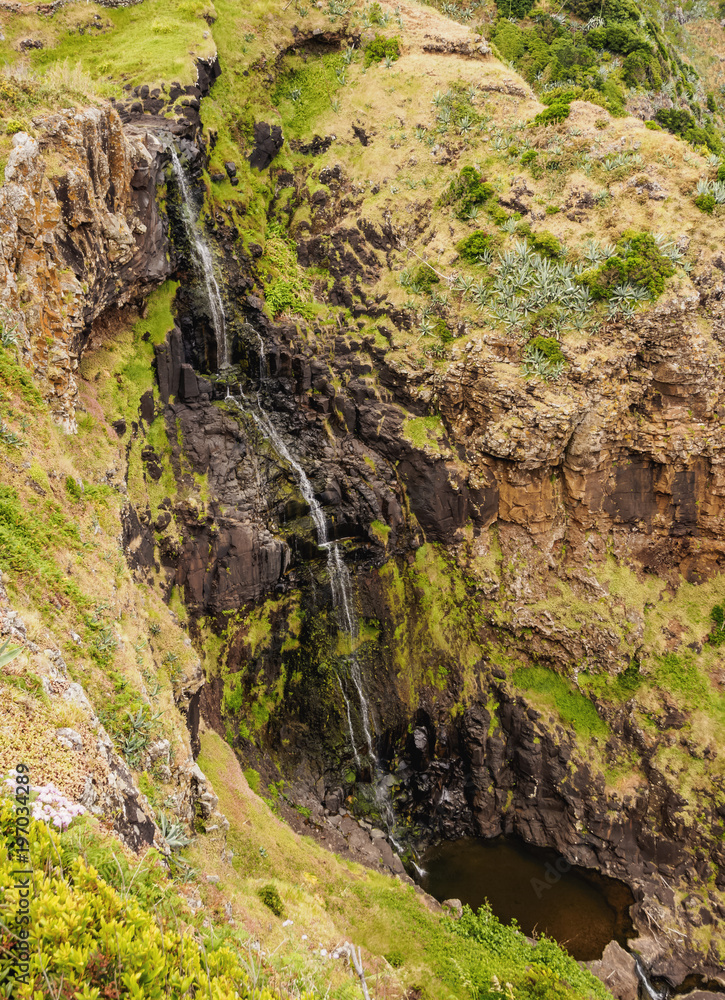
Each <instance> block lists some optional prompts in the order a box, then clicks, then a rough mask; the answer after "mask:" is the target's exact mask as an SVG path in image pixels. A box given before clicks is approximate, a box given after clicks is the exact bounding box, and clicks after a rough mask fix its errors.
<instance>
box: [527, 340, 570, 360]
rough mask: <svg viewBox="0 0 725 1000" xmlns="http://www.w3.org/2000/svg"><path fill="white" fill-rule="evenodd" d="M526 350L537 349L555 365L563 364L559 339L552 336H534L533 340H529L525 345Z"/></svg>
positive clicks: (530, 351) (529, 351)
mask: <svg viewBox="0 0 725 1000" xmlns="http://www.w3.org/2000/svg"><path fill="white" fill-rule="evenodd" d="M526 350H527V352H528V353H532V352H533V351H539V352H540V353H541V354H543V355H544V357H545V358H546V360H547V361H550V362H551V363H552V364H555V365H559V364H564V362H565V360H566V359H565V358H564V355H563V353H562V350H561V345H560V344H559V341H558V340H556V339H555V338H554V337H534V338H533V340H530V341H529V343H528V344H527V345H526Z"/></svg>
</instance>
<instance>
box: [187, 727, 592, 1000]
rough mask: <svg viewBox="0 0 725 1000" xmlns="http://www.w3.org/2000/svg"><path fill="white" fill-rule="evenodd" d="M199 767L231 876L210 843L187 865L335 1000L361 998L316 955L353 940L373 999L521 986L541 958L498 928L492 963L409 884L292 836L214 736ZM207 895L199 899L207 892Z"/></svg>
mask: <svg viewBox="0 0 725 1000" xmlns="http://www.w3.org/2000/svg"><path fill="white" fill-rule="evenodd" d="M199 763H200V765H201V767H202V769H203V770H204V772H205V773H206V774H207V775H208V776H209V777H210V778H211V780H212V782H213V783H214V786H215V788H216V789H217V791H218V793H219V796H220V809H221V810H222V811H223V812H224V813H225V815H226V816H227V818H228V819H229V821H230V824H231V828H230V831H229V834H228V845H229V846H230V847H231V848H232V850H233V851H234V860H233V866H232V869H230V867H229V865H228V864H225V863H223V862H221V861H220V859H219V856H218V851H210V850H209V849H208V847H207V845H206V843H205V841H204V838H202V839H201V840H199V842H198V843H197V845H196V847H194V848H193V849H190V850H189V852H188V858H189V860H190V861H191V862H192V863H193V864H194V865H196V866H198V867H200V868H201V869H203V870H204V871H205V872H206V873H208V874H213V875H217V876H219V879H220V881H219V883H218V889H219V891H221V892H223V894H224V896H225V897H226V898H228V899H229V900H230V901H231V902H232V905H233V912H234V916H235V919H236V920H238V921H241V922H242V923H243V924H244V925H245V927H246V929H247V930H248V931H249V932H250V933H251V934H253V935H254V936H255V937H260V938H261V939H262V940H263V942H264V948H265V949H266V951H267V953H268V955H270V956H274V957H273V958H270V959H269V961H270V964H271V965H272V966H273V967H276V968H277V969H279V970H281V969H285V968H287V969H289V968H295V967H296V968H297V969H298V970H299V971H298V974H299V975H302V974H303V973H304V975H305V976H307V977H309V978H310V979H312V980H313V981H315V982H316V983H317V984H318V985H319V984H322V983H323V982H326V983H329V984H330V986H331V988H332V990H333V993H334V995H335V996H336V997H347V996H350V997H352V996H356V995H358V994H357V991H356V989H353V988H351V978H350V972H349V971H348V970H347V969H345V968H344V967H342V968H341V967H340V966H341V965H342V963H335V962H334V961H333V962H331V961H330V959H329V958H327V959H325V958H323V957H322V956H321V955H320V948H325V949H326V950H327V951H328V952H332V951H334V949H335V947H336V946H339V945H340V944H341V943H342V942H343V941H345V940H348V941H353V942H354V943H355V944H358V945H361V946H362V947H363V949H364V950H363V955H364V964H365V968H366V971H367V977H368V982H369V983H370V986H371V992H372V994H373V996H379V997H382V996H385V997H390V998H393V997H399V996H403V995H404V994H405V991H406V990H407V989H411V988H415V987H417V988H422V990H423V993H422V995H423V996H426V997H437V998H440V1000H443V998H448V997H459V996H468V995H469V991H468V989H467V988H466V986H465V983H466V981H467V980H468V981H469V982H471V983H472V984H480V985H481V986H482V987H485V986H486V985H487V984H488V983H489V982H490V977H491V976H492V975H494V974H495V975H497V976H498V977H499V979H500V980H501V981H504V980H507V981H514V982H516V981H521V980H522V977H524V975H525V970H526V969H527V968H528V967H529V965H530V963H532V962H533V963H534V964H536V963H537V961H543V958H541V957H540V956H539V955H537V952H536V949H531V947H530V946H529V945H528V944H527V943H526V941H525V939H524V938H523V937H522V936H521V935H520V934H518V933H516V932H511V931H508V930H504V929H502V928H499V929H498V930H497V931H496V934H497V935H498V936H497V941H498V949H497V950H498V954H497V955H496V956H495V957H494V955H493V954H492V953H491V951H490V950H489V949H487V948H480V947H476V946H473V945H472V943H471V942H470V941H467V940H466V939H462V938H461V937H460V936H457V935H455V934H453V933H451V931H450V930H449V929H448V928H447V925H446V921H445V920H444V919H442V916H441V914H440V913H436V912H431V911H430V910H429V909H428V907H427V905H426V904H425V902H424V900H423V899H422V898H421V897H420V896H419V895H418V894H417V893H416V891H415V890H414V889H413V887H412V886H410V885H406V884H403V883H401V882H400V881H399V880H397V879H395V878H390V877H387V876H384V875H382V874H380V873H377V872H374V871H369V870H366V869H364V868H361V867H360V866H359V865H356V864H353V863H351V862H345V861H343V860H342V859H339V858H337V857H336V856H331V855H330V854H329V853H327V852H326V851H325V850H324V849H323V848H321V847H319V846H318V845H317V844H315V843H314V842H313V841H312V840H310V839H309V838H306V837H299V836H298V835H297V834H294V833H292V832H291V830H290V829H289V828H288V827H287V826H286V825H285V824H284V823H283V822H281V821H280V820H279V819H277V818H276V817H275V816H274V815H273V814H272V813H271V812H270V810H269V808H268V806H267V805H266V804H264V803H263V802H262V801H261V800H260V799H259V798H258V797H257V796H256V795H255V794H254V793H253V792H252V791H251V790H250V789H249V787H248V785H247V782H246V780H245V778H244V776H243V775H242V772H241V768H240V765H239V762H238V761H237V759H236V757H235V756H234V753H233V752H232V750H231V749H230V748H229V747H228V746H227V745H226V744H225V743H223V742H222V741H221V740H220V739H219V737H218V736H217V735H216V734H215V733H213V732H210V731H207V732H205V733H203V735H202V753H201V756H200V758H199ZM270 881H271V882H273V884H274V885H275V886H277V888H278V890H279V892H280V895H281V897H282V900H283V902H284V907H285V912H284V917H285V918H287V919H290V920H292V921H293V924H292V925H291V926H289V927H288V928H285V927H283V926H282V918H274V919H273V918H270V916H269V911H267V910H266V909H265V907H264V906H263V905H262V904H261V903H260V901H259V899H258V897H257V895H256V893H257V890H258V889H259V888H261V886H263V885H264V884H267V883H269V882H270ZM201 891H202V898H203V897H204V896H205V895H207V894H208V893H209V890H206V891H205V890H204V888H203V887H202V890H201ZM212 895H213V893H212ZM270 920H271V923H270ZM303 935H307V939H306V940H303ZM547 948H548V946H545V948H544V949H543V950H546V949H547ZM543 950H542V952H541V955H542V956H543ZM392 953H397V956H396V961H397V962H399V963H400V968H399V969H398V970H396V969H394V968H392V967H391V966H390V964H389V963H388V962H386V961H385V959H384V956H386V955H388V956H389V955H391V954H392ZM550 960H551V961H552V964H554V965H555V964H556V959H550ZM557 971H561V970H557ZM280 974H281V973H280ZM565 976H566V977H568V978H569V980H570V982H571V983H572V985H573V986H574V989H575V990H576V992H577V993H583V994H584V995H586V994H587V993H588V992H590V991H591V992H592V994H593V995H601V994H602V993H603V992H604V991H603V989H602V987H601V984H599V983H597V982H596V981H595V980H593V979H591V978H589V977H588V976H586V975H583V976H582V978H579V974H578V969H577V968H576V965H575V963H571V964H568V965H567V972H566V974H565Z"/></svg>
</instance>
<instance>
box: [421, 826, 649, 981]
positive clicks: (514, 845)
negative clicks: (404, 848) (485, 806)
mask: <svg viewBox="0 0 725 1000" xmlns="http://www.w3.org/2000/svg"><path fill="white" fill-rule="evenodd" d="M421 861H422V865H423V868H424V869H425V871H426V874H425V876H424V877H423V878H421V880H420V881H421V885H422V886H423V888H424V889H425V890H426V891H427V892H429V893H430V894H431V896H435V898H436V899H438V900H441V901H443V900H444V899H452V898H453V899H460V900H461V902H462V903H467V904H468V905H469V906H470V907H472V908H473V909H477V908H478V907H479V906H480V905H481V904H482V903H483V902H484V901H485V900H486V899H487V900H488V901H489V903H490V904H491V909H492V910H493V912H494V913H495V914H496V916H497V917H498V918H499V920H501V921H502V922H503V923H509V922H510V921H511V920H514V919H515V920H517V921H518V924H519V927H520V928H521V930H522V931H523V932H524V934H527V935H532V934H534V933H536V934H546V935H548V936H549V937H552V938H554V939H555V940H556V941H558V942H559V944H562V945H564V946H565V947H566V949H567V950H568V951H569V952H570V954H571V955H573V956H574V958H576V959H578V960H579V961H584V962H588V961H590V960H591V959H595V958H601V956H602V952H603V951H604V949H605V947H606V946H607V944H608V943H609V942H610V941H612V940H614V941H618V942H619V943H620V944H621V945H626V941H627V937H628V936H629V937H632V936H634V929H633V927H632V924H631V921H630V918H629V907H630V906H631V904H632V903H633V902H634V900H633V897H632V894H631V892H630V890H629V889H628V888H627V886H625V885H624V884H623V883H621V882H617V881H615V880H614V879H610V878H606V877H605V876H602V875H598V874H597V873H596V872H590V871H589V870H588V869H578V868H573V867H572V866H571V865H569V864H568V863H567V862H566V860H565V859H564V858H562V857H560V856H559V855H557V854H554V853H553V852H550V851H543V850H540V849H537V848H531V847H528V846H527V845H525V844H524V843H523V842H520V841H517V840H512V839H509V838H503V837H499V838H497V839H495V840H477V839H472V838H469V839H465V840H454V841H446V842H444V843H442V844H439V845H438V846H437V847H432V848H430V850H428V851H427V852H426V853H425V855H424V856H423V857H422V859H421Z"/></svg>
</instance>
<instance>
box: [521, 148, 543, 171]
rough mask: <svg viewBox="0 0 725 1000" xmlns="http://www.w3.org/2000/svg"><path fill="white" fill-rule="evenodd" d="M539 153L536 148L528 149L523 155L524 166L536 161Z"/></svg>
mask: <svg viewBox="0 0 725 1000" xmlns="http://www.w3.org/2000/svg"><path fill="white" fill-rule="evenodd" d="M538 155H539V154H538V153H537V151H536V150H535V149H527V150H526V152H525V153H524V154H523V156H522V157H521V164H522V166H524V167H527V166H528V165H529V164H530V163H534V161H535V160H536V158H537V156H538Z"/></svg>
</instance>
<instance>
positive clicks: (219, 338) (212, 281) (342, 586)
mask: <svg viewBox="0 0 725 1000" xmlns="http://www.w3.org/2000/svg"><path fill="white" fill-rule="evenodd" d="M169 152H170V154H171V162H172V165H173V169H174V174H175V176H176V179H177V181H178V184H179V189H180V191H181V197H182V204H181V214H182V218H183V221H184V226H185V228H186V231H187V234H188V236H189V240H190V242H191V245H192V248H193V253H194V258H195V261H196V263H197V265H198V267H199V268H200V270H201V273H202V275H203V277H204V284H205V286H206V293H207V299H208V302H209V309H210V311H211V319H212V324H213V326H214V334H215V337H216V344H217V364H218V367H219V368H224V367H227V366H228V359H227V342H226V324H225V318H224V306H223V303H222V297H221V292H220V290H219V285H218V283H217V280H216V277H215V275H214V262H213V258H212V254H211V250H210V249H209V247H208V246H207V244H206V242H205V240H204V238H203V235H202V233H201V231H200V229H199V225H198V221H197V219H196V217H195V213H194V212H193V208H192V205H193V202H192V198H191V192H190V190H189V185H188V182H187V179H186V175H185V173H184V170H183V167H182V166H181V163H180V161H179V157H178V154H177V152H176V150H175V149H174V147H173V146H170V147H169ZM257 338H258V341H259V378H260V383H261V384H263V383H264V381H265V379H266V374H267V361H266V356H265V350H264V341H263V339H262V337H261V336H260V335H259V333H257ZM260 396H261V393H260V394H258V395H257V403H258V410H255V409H254V408H253V407H245V406H244V405H243V403H246V402H247V401H246V399H245V397H244V394H243V393H242V389H241V386H240V387H239V399H237V398H235V397H234V396H232V395H231V393H230V391H229V389H227V399H228V400H229V401H230V402H232V403H234V405H235V406H237V407H238V408H239V409H240V410H241V411H242V413H245V414H249V415H251V417H252V419H253V420H254V422H255V423H256V425H257V427H258V428H259V429H260V431H261V432H262V434H263V435H264V437H266V438H267V440H268V441H270V443H271V444H272V446H273V447H274V449H275V450H276V452H277V454H278V455H279V456H280V457H281V458H282V459H284V461H285V462H287V464H288V465H289V466H290V467H291V469H292V470H293V471H294V473H295V476H296V478H297V483H298V485H299V489H300V492H301V494H302V496H303V497H304V499H305V501H306V502H307V505H308V507H309V509H310V514H311V516H312V520H313V522H314V525H315V530H316V533H317V543H318V545H319V547H320V548H321V549H324V550H325V552H326V554H327V569H328V574H329V577H330V586H331V589H332V599H333V604H334V606H335V608H336V610H337V613H338V618H339V625H340V628H341V630H342V631H344V632H345V633H346V635H347V636H348V638H349V641H350V657H349V664H350V677H351V679H352V682H353V685H354V687H355V690H356V692H357V696H358V701H359V704H360V718H361V723H362V729H363V734H364V737H365V753H366V755H367V756H368V758H369V760H370V762H371V763H372V764H373V766H374V768H375V774H376V780H375V783H374V789H375V798H376V802H377V804H378V808H379V809H380V812H381V814H382V815H383V816H384V818H385V821H386V825H387V827H388V836H389V839H390V842H391V843H392V844H393V846H394V847H395V849H396V850H397V851H401V846H400V845H399V844H398V843H397V841H396V840H395V838H394V837H393V830H394V828H395V813H394V810H393V805H392V801H391V797H390V794H389V788H388V784H387V781H386V775H385V774H384V773H383V772H382V770H381V768H380V765H379V763H378V760H377V756H376V754H375V750H374V748H373V739H372V730H371V725H370V710H369V707H368V702H367V698H366V696H365V690H364V686H363V681H362V672H361V670H360V664H359V663H358V659H357V656H356V653H355V645H356V642H357V640H358V638H359V626H358V619H357V615H356V613H355V610H354V604H353V597H352V582H351V580H350V574H349V572H348V569H347V566H346V565H345V562H344V560H343V558H342V555H341V554H340V549H339V547H338V545H337V543H336V542H335V541H334V540H330V538H329V536H328V533H327V522H326V520H325V515H324V512H323V510H322V507H321V505H320V504H319V502H318V501H317V498H316V497H315V492H314V490H313V488H312V483H311V482H310V480H309V478H308V477H307V474H306V473H305V470H304V469H303V468H302V466H301V465H300V464H299V462H298V461H297V460H296V459H294V458H293V457H292V455H291V454H290V451H289V449H288V447H287V445H286V444H285V442H284V440H283V438H282V437H281V435H280V433H279V431H278V430H277V428H276V427H275V426H274V424H273V423H272V421H271V420H270V418H269V416H268V415H267V413H266V412H265V410H264V407H263V405H262V402H261V398H260ZM337 680H338V683H339V685H340V690H341V692H342V697H343V700H344V702H345V714H346V719H347V726H348V732H349V736H350V745H351V748H352V752H353V755H354V757H355V762H356V764H357V765H358V768H360V767H361V766H362V759H361V755H360V751H359V750H358V746H357V743H356V740H355V732H354V727H353V724H352V713H351V710H350V701H349V699H348V697H347V694H346V693H345V688H344V686H343V683H342V679H341V677H340V676H339V674H338V675H337ZM414 864H415V863H414ZM415 867H416V869H417V870H418V873H419V874H423V872H422V869H419V868H418V866H417V865H416V866H415Z"/></svg>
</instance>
